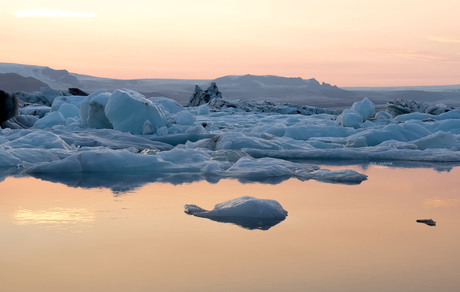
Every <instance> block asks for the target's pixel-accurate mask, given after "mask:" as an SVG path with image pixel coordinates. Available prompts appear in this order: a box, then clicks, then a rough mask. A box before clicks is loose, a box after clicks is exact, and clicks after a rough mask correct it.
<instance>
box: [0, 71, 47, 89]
mask: <svg viewBox="0 0 460 292" xmlns="http://www.w3.org/2000/svg"><path fill="white" fill-rule="evenodd" d="M41 87H49V86H48V85H47V84H46V83H44V82H41V81H40V80H38V79H35V78H33V77H24V76H21V75H19V74H16V73H4V74H2V73H0V89H2V90H4V91H7V92H16V91H37V90H40V88H41Z"/></svg>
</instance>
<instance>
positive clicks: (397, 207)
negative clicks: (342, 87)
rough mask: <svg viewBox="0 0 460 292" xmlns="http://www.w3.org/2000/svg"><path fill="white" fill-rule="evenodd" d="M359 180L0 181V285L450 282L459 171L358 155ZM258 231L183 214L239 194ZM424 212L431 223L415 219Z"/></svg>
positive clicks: (434, 287) (223, 287)
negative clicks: (261, 209)
mask: <svg viewBox="0 0 460 292" xmlns="http://www.w3.org/2000/svg"><path fill="white" fill-rule="evenodd" d="M356 170H358V171H360V172H364V173H365V174H367V175H368V176H369V179H368V181H365V182H363V183H362V184H360V185H340V184H326V183H320V182H316V181H306V182H301V181H298V180H295V179H290V180H287V181H284V182H282V183H279V184H276V185H271V184H260V183H251V184H242V183H240V182H238V181H236V180H221V181H219V182H218V183H215V184H213V183H210V182H206V181H199V182H194V183H185V184H180V185H172V184H169V183H151V184H147V185H145V186H143V187H141V188H138V189H136V190H134V191H132V192H127V193H115V194H114V193H113V192H111V191H110V190H108V189H103V188H88V189H84V188H72V187H68V186H66V185H63V184H60V183H52V182H47V181H41V180H38V179H34V178H30V177H27V178H14V177H9V178H6V179H5V180H4V181H3V182H1V183H0V234H1V236H0V271H1V272H0V283H1V287H2V289H1V290H2V291H458V287H460V277H458V271H459V269H460V253H459V252H458V247H459V246H460V233H459V232H458V226H460V192H459V186H460V184H459V183H458V178H459V177H460V168H459V167H455V168H453V169H452V170H450V171H442V172H438V171H435V170H433V169H425V168H415V169H405V168H389V167H387V165H371V166H370V167H368V168H366V169H365V170H363V169H360V168H357V169H356ZM245 195H249V196H254V197H258V198H267V199H274V200H277V201H278V202H279V203H281V205H282V206H283V207H284V209H286V210H287V211H288V212H289V215H288V217H287V218H286V220H284V221H282V222H280V223H279V224H277V225H275V226H273V227H272V228H270V229H269V230H266V231H262V230H248V229H244V228H241V227H239V226H237V225H234V224H231V223H219V222H215V221H211V220H208V219H205V218H198V217H194V216H189V215H187V214H185V213H184V212H183V210H184V208H183V207H184V205H185V204H196V205H199V206H201V207H203V208H206V209H212V207H213V206H214V205H215V204H217V203H219V202H222V201H225V200H229V199H233V198H236V197H240V196H245ZM425 218H432V219H433V220H435V221H436V222H437V225H436V226H435V227H431V226H428V225H425V224H421V223H417V222H416V220H417V219H425Z"/></svg>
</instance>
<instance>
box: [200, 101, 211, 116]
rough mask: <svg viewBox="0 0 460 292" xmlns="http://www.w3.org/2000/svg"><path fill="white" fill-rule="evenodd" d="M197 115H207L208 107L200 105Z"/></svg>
mask: <svg viewBox="0 0 460 292" xmlns="http://www.w3.org/2000/svg"><path fill="white" fill-rule="evenodd" d="M198 114H200V115H207V114H209V107H208V106H207V105H206V104H204V105H200V106H199V107H198Z"/></svg>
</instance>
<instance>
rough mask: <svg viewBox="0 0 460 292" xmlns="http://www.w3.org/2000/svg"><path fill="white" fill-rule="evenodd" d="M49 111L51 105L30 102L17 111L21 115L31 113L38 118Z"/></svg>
mask: <svg viewBox="0 0 460 292" xmlns="http://www.w3.org/2000/svg"><path fill="white" fill-rule="evenodd" d="M50 111H51V107H49V106H46V105H36V104H31V105H28V106H26V107H23V108H20V109H19V113H20V114H21V115H32V116H37V117H38V118H43V117H44V116H45V115H46V114H47V113H49V112H50Z"/></svg>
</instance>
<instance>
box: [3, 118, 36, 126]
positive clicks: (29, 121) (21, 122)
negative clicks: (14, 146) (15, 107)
mask: <svg viewBox="0 0 460 292" xmlns="http://www.w3.org/2000/svg"><path fill="white" fill-rule="evenodd" d="M37 120H38V118H37V117H36V116H29V115H19V116H15V117H14V118H11V119H9V120H8V121H5V122H3V123H2V127H4V128H10V129H28V128H31V127H33V125H34V124H35V122H37Z"/></svg>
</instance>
